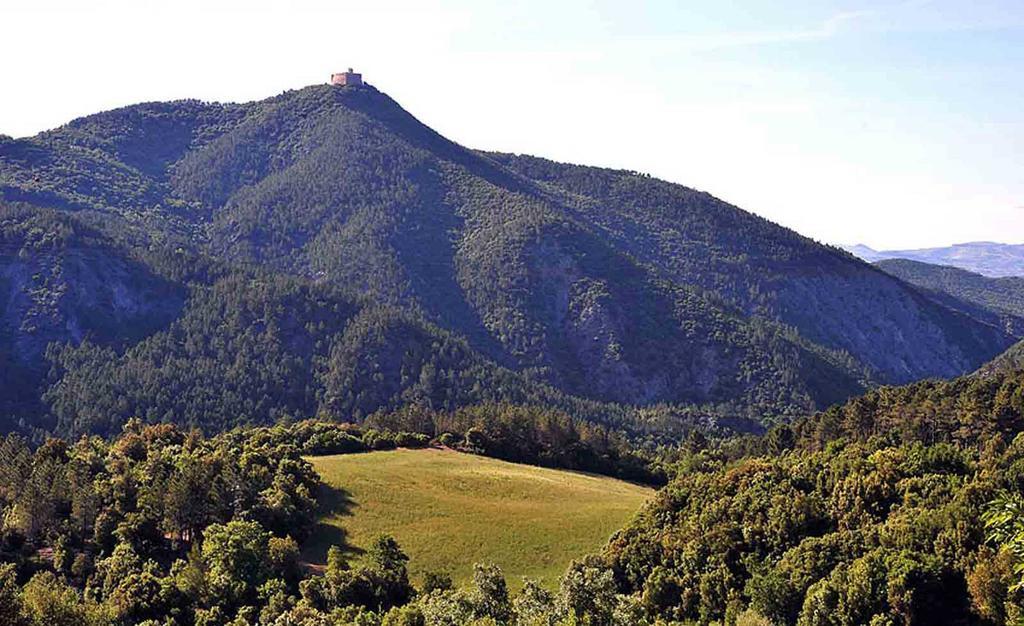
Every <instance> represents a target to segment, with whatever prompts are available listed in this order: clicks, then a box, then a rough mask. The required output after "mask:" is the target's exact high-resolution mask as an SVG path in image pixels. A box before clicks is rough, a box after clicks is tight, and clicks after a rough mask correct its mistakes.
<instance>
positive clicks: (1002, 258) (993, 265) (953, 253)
mask: <svg viewBox="0 0 1024 626" xmlns="http://www.w3.org/2000/svg"><path fill="white" fill-rule="evenodd" d="M843 249H845V250H846V251H847V252H849V253H851V254H853V255H856V256H858V257H860V258H862V259H864V260H865V261H868V262H869V263H874V262H875V261H881V260H883V259H909V260H912V261H920V262H922V263H931V264H933V265H952V266H953V267H959V268H961V269H965V270H969V271H971V272H976V273H978V274H982V275H984V276H993V277H1000V276H1024V244H1006V243H993V242H990V241H975V242H971V243H958V244H954V245H952V246H947V247H944V248H921V249H917V250H873V249H872V248H869V247H868V246H865V245H861V244H857V245H852V246H843Z"/></svg>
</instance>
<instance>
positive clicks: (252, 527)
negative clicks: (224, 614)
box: [202, 520, 270, 608]
mask: <svg viewBox="0 0 1024 626" xmlns="http://www.w3.org/2000/svg"><path fill="white" fill-rule="evenodd" d="M269 541H270V533H268V532H267V531H265V530H264V529H263V527H262V526H260V525H259V524H258V523H257V522H246V521H239V520H234V521H231V522H228V523H227V524H213V525H211V526H209V527H208V528H207V529H206V533H205V536H204V538H203V549H202V556H203V561H204V563H205V564H206V567H207V582H208V585H209V591H210V594H211V596H212V600H213V602H214V604H217V605H221V606H224V607H226V608H234V607H237V606H240V605H241V604H244V603H246V602H248V601H251V600H254V599H255V597H256V593H257V591H258V590H259V587H260V586H261V585H262V584H263V583H264V582H266V580H267V576H268V574H269V571H270V570H269V567H268V565H269Z"/></svg>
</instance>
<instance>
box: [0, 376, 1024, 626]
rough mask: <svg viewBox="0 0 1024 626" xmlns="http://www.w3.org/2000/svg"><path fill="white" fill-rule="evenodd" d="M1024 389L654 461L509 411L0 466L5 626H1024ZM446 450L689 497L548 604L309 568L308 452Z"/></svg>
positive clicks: (883, 401) (876, 397) (135, 442)
mask: <svg viewBox="0 0 1024 626" xmlns="http://www.w3.org/2000/svg"><path fill="white" fill-rule="evenodd" d="M1022 431H1024V373H1008V372H995V373H993V374H990V375H987V376H985V377H983V378H981V377H965V378H962V379H957V380H954V381H949V382H928V383H919V384H916V385H912V386H909V387H903V388H881V389H879V390H877V391H875V392H873V393H871V394H868V395H867V396H864V397H862V398H858V399H856V400H854V401H851V402H850V403H848V404H846V405H844V406H842V407H838V408H835V409H832V410H829V411H827V412H825V413H822V414H819V415H816V416H814V417H812V418H807V419H805V420H802V421H798V422H796V423H795V424H793V425H785V426H779V427H776V428H775V429H773V430H772V431H770V432H769V433H768V434H767V435H766V436H764V437H754V436H743V437H734V438H730V439H723V440H715V441H707V440H704V439H703V438H702V437H700V436H693V437H691V438H690V439H689V440H688V441H687V442H686V443H685V444H683V445H680V446H677V447H675V448H672V449H666V448H661V449H658V450H648V451H647V452H643V453H641V452H636V451H631V450H630V449H629V445H628V444H627V443H626V442H625V440H623V439H620V438H618V437H616V436H615V435H613V434H612V433H609V432H606V431H603V430H601V429H598V428H596V427H592V426H584V425H578V424H575V423H574V422H572V421H571V420H569V419H568V418H567V417H565V416H560V415H558V414H556V413H552V412H550V411H548V410H542V409H530V408H517V407H512V406H499V405H490V406H484V407H478V408H473V409H467V410H463V411H461V412H457V413H454V414H447V413H435V412H431V411H428V410H426V409H406V410H403V411H400V412H398V413H390V414H378V415H374V416H371V417H370V418H369V419H368V420H367V423H366V424H365V425H364V426H363V427H360V428H357V427H354V426H351V425H338V424H331V423H326V422H316V421H307V422H300V423H296V424H294V425H280V426H275V427H269V428H267V427H264V428H250V429H242V430H234V431H231V432H228V433H225V434H221V435H217V436H214V437H211V438H205V437H203V436H201V435H200V434H199V433H198V431H194V432H185V431H182V430H180V429H179V428H177V427H175V426H172V425H152V426H144V425H142V423H141V422H138V421H129V422H128V424H127V425H126V427H125V428H124V431H123V432H122V433H121V434H120V435H119V436H118V437H116V438H115V439H113V440H111V441H105V440H102V439H100V438H97V437H84V438H82V439H80V440H78V441H77V442H76V443H74V444H68V443H65V442H64V441H63V440H57V439H51V440H48V441H46V442H45V443H43V444H42V445H40V446H38V447H37V448H35V449H34V450H32V449H30V448H29V447H28V446H27V445H26V444H25V442H24V441H23V440H22V439H20V438H19V437H17V436H14V435H12V436H9V437H8V438H7V439H6V440H4V442H3V444H2V446H0V472H2V473H3V474H2V476H0V502H2V504H3V511H4V517H3V520H4V526H3V543H2V555H3V560H4V561H5V563H6V564H5V565H3V568H2V570H0V623H5V624H32V625H39V626H42V625H46V626H51V625H58V626H59V625H63V624H68V625H72V624H74V625H78V624H117V625H121V624H125V625H127V624H140V623H150V624H182V625H184V624H192V623H196V624H210V625H212V624H233V625H238V626H242V625H250V626H255V625H256V624H261V625H271V624H276V625H281V626H284V625H307V624H308V625H318V626H319V625H323V624H368V625H376V624H391V625H394V624H422V625H432V624H445V625H447V624H451V625H455V624H468V623H476V624H516V625H519V624H524V625H525V624H530V625H535V624H592V625H605V624H607V625H612V624H615V625H618V624H621V625H627V624H656V623H664V624H667V623H673V622H675V623H693V624H712V623H723V624H744V625H747V626H749V625H751V624H759V625H760V624H764V625H767V624H801V625H803V624H806V625H811V624H837V625H838V624H873V625H881V624H893V625H896V624H940V623H941V624H1009V623H1014V622H1015V621H1017V620H1019V619H1020V618H1021V616H1022V615H1024V613H1022V611H1024V604H1022V600H1024V597H1022V593H1021V586H1020V583H1021V580H1022V573H1024V569H1022V568H1024V501H1022V498H1021V493H1022V491H1024V435H1021V434H1020V433H1021V432H1022ZM431 443H433V445H444V446H448V447H454V448H458V449H462V450H465V451H468V452H476V453H483V454H487V455H493V456H498V457H501V458H505V459H510V460H518V461H524V462H528V463H535V464H545V465H550V466H554V467H565V468H576V469H586V470H590V471H598V472H603V473H608V474H613V475H621V476H631V477H634V478H639V477H646V478H647V479H649V480H651V479H653V480H658V479H662V480H663V479H664V477H665V476H669V477H672V478H671V481H670V482H669V483H668V485H667V486H665V487H664V488H663V489H662V490H661V491H660V492H659V493H658V495H657V496H656V497H655V499H654V500H653V501H652V502H651V503H650V504H649V505H647V506H645V507H644V508H643V509H642V510H641V512H640V513H639V514H638V515H637V516H636V517H635V518H634V519H633V520H632V521H631V522H630V523H629V524H627V526H626V527H625V528H624V529H622V530H621V531H619V532H618V533H616V534H615V535H614V536H613V537H612V538H611V539H610V541H609V543H608V545H607V546H606V548H605V549H604V550H603V551H602V552H601V553H600V554H596V555H591V556H587V557H581V558H580V560H578V561H577V562H575V563H574V564H573V565H572V566H571V567H570V568H569V569H568V570H567V571H566V572H565V574H564V576H563V577H562V579H561V581H560V584H559V587H558V590H557V591H556V592H549V591H547V590H545V589H544V588H543V587H541V586H540V585H537V584H534V583H530V582H527V583H526V584H525V585H524V586H523V588H522V590H521V591H519V592H517V593H516V594H513V595H511V596H510V594H509V592H508V591H507V585H506V582H505V580H504V578H503V576H502V574H501V572H500V571H498V570H497V569H496V568H494V567H493V566H490V565H487V564H479V565H478V566H477V567H476V570H475V574H474V579H473V583H472V584H471V585H469V586H468V587H465V588H459V589H452V588H451V585H450V583H449V582H448V581H447V580H446V578H445V577H444V576H442V575H437V576H427V577H426V579H425V580H424V582H423V583H422V585H421V586H420V588H414V587H413V586H412V585H411V584H410V581H409V577H408V574H407V570H406V563H407V558H406V557H405V555H404V554H403V552H402V550H401V546H399V545H397V543H396V542H395V541H394V540H393V539H390V538H388V537H382V538H380V539H379V540H378V541H377V542H375V543H374V544H373V545H372V546H371V547H370V548H369V549H368V550H367V552H366V554H364V555H362V557H361V558H359V559H357V560H354V561H351V562H349V561H347V560H346V557H345V555H344V553H342V552H341V551H339V550H332V551H331V552H330V554H329V555H328V563H327V566H326V570H325V571H323V572H320V571H315V570H311V569H310V568H308V567H307V566H306V565H305V564H303V563H301V562H300V560H299V545H300V543H301V542H302V541H303V540H304V539H306V537H307V535H308V534H309V533H310V531H311V529H312V528H313V525H314V523H315V520H316V518H317V501H316V498H317V495H318V494H319V493H322V492H321V489H322V487H321V485H320V484H319V479H318V477H317V475H316V473H315V472H314V471H313V470H312V467H311V465H310V464H309V463H308V462H307V461H305V460H304V459H303V455H307V454H325V453H334V454H337V453H349V452H360V451H365V450H376V449H387V448H391V447H395V446H405V447H418V446H425V445H429V444H431Z"/></svg>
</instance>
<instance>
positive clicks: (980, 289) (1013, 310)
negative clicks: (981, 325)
mask: <svg viewBox="0 0 1024 626" xmlns="http://www.w3.org/2000/svg"><path fill="white" fill-rule="evenodd" d="M875 266H876V267H879V268H881V269H882V270H884V271H885V272H887V273H889V274H892V275H893V276H895V277H897V278H899V279H900V280H904V281H906V282H908V283H911V284H913V285H917V286H918V287H921V288H922V289H924V290H926V291H927V292H928V293H929V294H931V295H933V296H934V297H935V298H936V299H937V300H938V301H939V302H941V303H942V304H944V305H945V306H947V307H949V308H951V309H954V310H957V311H961V312H964V313H966V314H968V315H971V316H973V317H975V318H977V319H980V320H983V321H985V322H988V323H991V324H996V325H999V326H1001V327H1003V328H1005V329H1006V332H1007V333H1009V334H1011V335H1013V336H1015V337H1024V278H1022V277H1017V276H1006V277H1001V278H990V277H988V276H982V275H981V274H976V273H974V272H968V271H967V270H962V269H959V268H956V267H951V266H948V265H931V264H929V263H921V262H920V261H910V260H907V259H888V260H884V261H878V262H877V263H875Z"/></svg>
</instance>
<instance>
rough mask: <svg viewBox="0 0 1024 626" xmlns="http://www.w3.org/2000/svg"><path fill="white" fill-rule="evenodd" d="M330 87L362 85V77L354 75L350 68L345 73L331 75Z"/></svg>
mask: <svg viewBox="0 0 1024 626" xmlns="http://www.w3.org/2000/svg"><path fill="white" fill-rule="evenodd" d="M331 84H332V85H340V86H345V85H362V84H363V75H362V74H357V73H355V72H354V71H353V70H352V68H351V67H350V68H348V71H347V72H335V73H334V74H331Z"/></svg>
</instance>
